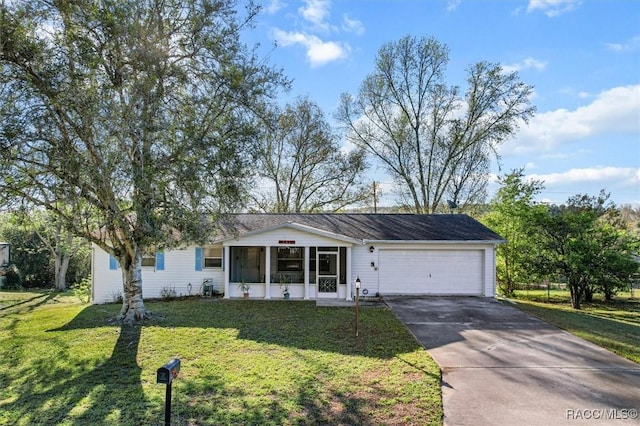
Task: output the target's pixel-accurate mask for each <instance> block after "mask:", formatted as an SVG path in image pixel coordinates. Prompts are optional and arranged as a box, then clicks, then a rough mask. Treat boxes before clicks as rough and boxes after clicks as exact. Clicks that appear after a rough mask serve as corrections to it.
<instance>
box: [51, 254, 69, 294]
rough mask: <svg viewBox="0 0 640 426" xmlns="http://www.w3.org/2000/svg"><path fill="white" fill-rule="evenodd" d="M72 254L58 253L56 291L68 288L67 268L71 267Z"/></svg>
mask: <svg viewBox="0 0 640 426" xmlns="http://www.w3.org/2000/svg"><path fill="white" fill-rule="evenodd" d="M70 260H71V256H69V255H68V254H65V255H63V254H61V253H56V260H55V268H54V269H55V280H56V291H65V290H66V289H67V270H68V269H69V261H70Z"/></svg>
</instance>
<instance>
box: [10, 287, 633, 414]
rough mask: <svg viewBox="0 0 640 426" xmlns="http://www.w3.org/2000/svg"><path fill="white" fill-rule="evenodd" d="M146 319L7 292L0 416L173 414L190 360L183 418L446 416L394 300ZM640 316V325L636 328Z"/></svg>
mask: <svg viewBox="0 0 640 426" xmlns="http://www.w3.org/2000/svg"><path fill="white" fill-rule="evenodd" d="M147 306H148V308H149V309H150V310H151V311H152V312H153V314H154V316H153V319H152V320H150V321H148V322H145V324H144V325H143V326H141V327H140V326H138V327H129V328H121V327H119V326H116V325H110V323H109V320H110V318H113V316H114V315H115V314H116V313H117V311H118V309H119V306H117V305H99V306H88V305H81V304H80V303H79V302H78V301H77V299H75V298H74V297H72V296H69V295H65V294H53V293H36V292H23V293H15V292H0V389H2V392H1V393H0V424H2V425H8V424H11V425H13V424H17V425H38V424H42V425H52V424H56V425H58V424H61V425H86V424H91V425H101V424H102V425H105V424H108V425H136V426H138V425H154V424H156V425H157V424H163V421H164V396H165V386H164V385H162V384H157V383H156V370H157V368H158V367H160V366H162V365H163V364H164V363H165V362H167V361H168V360H169V359H170V358H172V357H178V358H180V359H181V361H182V368H181V371H180V375H179V377H178V379H177V380H176V381H175V382H174V384H173V417H172V424H176V425H178V424H179V425H226V424H233V425H269V424H271V425H308V424H332V425H340V424H342V425H356V424H360V425H374V424H375V425H382V424H388V425H400V424H402V425H411V424H420V425H425V424H427V425H428V424H434V425H439V424H441V423H442V401H441V394H440V372H439V370H438V367H437V365H436V364H435V363H434V362H433V360H432V359H431V358H430V356H429V355H428V353H427V352H426V351H425V350H423V349H422V347H421V346H419V345H418V343H417V342H416V341H415V340H414V338H413V336H412V335H411V334H410V333H409V332H408V331H407V330H406V329H405V327H404V326H403V325H402V324H401V323H400V322H399V321H398V320H397V319H396V318H395V316H394V315H393V313H392V312H391V311H390V310H388V309H384V308H377V307H366V308H361V315H360V323H359V324H360V336H359V337H358V338H355V337H354V312H353V308H321V307H316V306H315V303H314V302H301V301H244V300H233V301H229V300H212V299H208V300H198V299H193V300H182V301H171V302H160V301H157V302H148V303H147ZM636 325H637V324H636Z"/></svg>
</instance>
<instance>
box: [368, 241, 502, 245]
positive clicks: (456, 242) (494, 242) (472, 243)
mask: <svg viewBox="0 0 640 426" xmlns="http://www.w3.org/2000/svg"><path fill="white" fill-rule="evenodd" d="M506 242H507V241H506V240H363V241H362V244H364V245H366V244H405V245H412V244H413V245H419V244H421V245H424V244H429V245H447V244H467V245H498V244H503V243H506Z"/></svg>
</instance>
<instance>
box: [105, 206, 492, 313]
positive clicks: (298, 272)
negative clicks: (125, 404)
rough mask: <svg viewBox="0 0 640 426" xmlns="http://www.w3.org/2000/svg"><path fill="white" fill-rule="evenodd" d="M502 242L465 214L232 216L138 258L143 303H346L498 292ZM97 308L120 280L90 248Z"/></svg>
mask: <svg viewBox="0 0 640 426" xmlns="http://www.w3.org/2000/svg"><path fill="white" fill-rule="evenodd" d="M502 242H504V240H503V239H502V238H501V237H500V236H499V235H497V234H496V233H494V232H493V231H491V230H490V229H488V228H487V227H485V226H484V225H482V224H481V223H479V222H477V221H476V220H474V219H472V218H470V217H469V216H466V215H461V214H455V215H413V214H238V215H234V216H233V217H232V220H231V221H230V222H228V223H226V224H224V226H223V227H222V230H221V231H220V232H219V234H218V235H215V236H212V238H211V240H210V242H209V244H207V245H205V246H195V245H186V246H184V247H183V248H180V249H175V250H171V251H167V252H158V253H147V254H146V255H145V256H144V258H143V268H142V269H143V270H142V278H143V296H144V297H145V298H147V299H148V298H158V297H162V296H163V295H166V294H169V293H171V292H173V291H175V294H176V295H177V296H180V295H194V294H198V293H201V292H202V289H203V283H205V282H206V283H213V286H214V288H215V289H216V290H217V291H218V292H220V293H224V297H225V298H236V297H242V296H243V291H242V288H241V284H242V283H245V284H247V285H248V286H249V288H250V289H249V295H250V297H251V298H259V299H272V298H283V292H284V289H285V288H288V290H289V292H290V295H291V298H297V299H322V298H332V299H343V300H351V299H352V298H353V297H354V285H353V284H354V281H355V279H356V277H359V278H360V280H361V282H362V290H361V291H362V293H363V294H368V295H370V296H373V295H375V294H379V295H382V296H385V295H465V296H466V295H473V296H487V297H493V296H494V295H495V248H496V245H497V244H500V243H502ZM92 261H93V271H92V272H93V274H92V277H93V288H92V296H93V301H94V303H105V302H109V301H114V300H116V299H117V298H118V296H119V295H120V294H121V292H122V274H121V271H120V270H119V267H118V264H117V262H116V260H115V259H114V258H113V257H110V256H109V255H108V254H107V253H106V252H104V251H103V250H101V249H99V248H98V247H94V248H93V257H92Z"/></svg>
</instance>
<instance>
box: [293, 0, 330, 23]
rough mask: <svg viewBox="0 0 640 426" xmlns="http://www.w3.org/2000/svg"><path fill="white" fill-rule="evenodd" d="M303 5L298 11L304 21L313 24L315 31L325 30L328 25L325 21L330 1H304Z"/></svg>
mask: <svg viewBox="0 0 640 426" xmlns="http://www.w3.org/2000/svg"><path fill="white" fill-rule="evenodd" d="M304 3H305V5H304V6H302V7H300V8H299V9H298V11H299V12H300V14H301V15H302V17H303V18H304V19H306V20H307V21H309V22H311V23H312V24H314V26H315V27H316V28H317V29H321V30H327V29H329V24H328V23H327V21H326V19H327V18H328V17H329V9H330V8H331V1H330V0H305V2H304Z"/></svg>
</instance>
